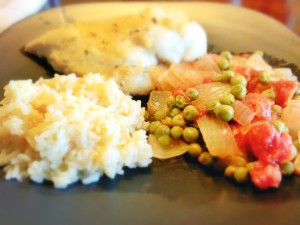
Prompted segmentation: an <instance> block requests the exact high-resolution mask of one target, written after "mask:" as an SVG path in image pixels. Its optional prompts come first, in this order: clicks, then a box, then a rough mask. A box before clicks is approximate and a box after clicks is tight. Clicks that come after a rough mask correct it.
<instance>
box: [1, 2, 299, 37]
mask: <svg viewBox="0 0 300 225" xmlns="http://www.w3.org/2000/svg"><path fill="white" fill-rule="evenodd" d="M126 1H127V0H123V2H126ZM133 1H137V0H131V2H133ZM165 1H166V0H165ZM167 1H168V0H167ZM169 1H170V0H169ZM87 2H112V1H103V0H94V1H92V0H91V1H89V0H48V1H47V0H26V1H24V0H0V32H1V30H4V29H5V28H6V27H8V26H10V25H12V24H13V23H15V22H17V21H18V20H20V19H23V18H25V17H26V16H29V15H32V14H34V13H37V12H39V11H42V10H45V9H48V8H51V7H57V6H60V5H63V6H65V5H69V4H78V3H87ZM114 2H116V1H114ZM128 2H129V1H128ZM185 2H219V3H224V4H231V5H237V6H242V7H246V8H250V9H253V10H256V11H259V12H262V13H264V14H267V15H269V16H271V17H273V18H275V19H276V20H278V21H279V22H281V23H283V24H285V25H286V26H287V27H289V28H290V29H291V30H293V31H294V32H295V33H297V34H298V35H300V0H189V1H188V0H185Z"/></svg>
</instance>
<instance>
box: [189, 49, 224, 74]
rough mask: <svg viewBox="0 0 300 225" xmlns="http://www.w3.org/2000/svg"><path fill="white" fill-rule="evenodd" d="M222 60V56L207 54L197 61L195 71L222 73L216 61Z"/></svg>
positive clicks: (194, 65)
mask: <svg viewBox="0 0 300 225" xmlns="http://www.w3.org/2000/svg"><path fill="white" fill-rule="evenodd" d="M218 59H220V56H218V55H216V54H206V55H204V56H203V57H202V58H200V59H198V60H196V61H195V62H194V64H193V67H194V69H196V70H199V71H210V72H211V71H213V72H216V73H220V72H221V71H220V69H219V67H218V65H217V64H216V61H218Z"/></svg>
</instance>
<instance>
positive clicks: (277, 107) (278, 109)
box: [272, 105, 283, 117]
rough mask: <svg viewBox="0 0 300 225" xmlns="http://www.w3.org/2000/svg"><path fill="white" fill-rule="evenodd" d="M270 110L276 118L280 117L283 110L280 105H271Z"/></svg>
mask: <svg viewBox="0 0 300 225" xmlns="http://www.w3.org/2000/svg"><path fill="white" fill-rule="evenodd" d="M272 110H273V111H274V112H275V113H276V114H277V116H278V117H280V116H281V114H282V110H283V108H282V107H281V106H280V105H272Z"/></svg>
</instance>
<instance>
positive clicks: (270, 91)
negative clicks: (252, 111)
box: [261, 88, 277, 100]
mask: <svg viewBox="0 0 300 225" xmlns="http://www.w3.org/2000/svg"><path fill="white" fill-rule="evenodd" d="M261 94H262V95H264V96H266V97H268V98H270V99H272V100H275V99H276V96H277V94H276V91H275V90H274V89H273V88H269V89H267V90H264V91H263V92H262V93H261Z"/></svg>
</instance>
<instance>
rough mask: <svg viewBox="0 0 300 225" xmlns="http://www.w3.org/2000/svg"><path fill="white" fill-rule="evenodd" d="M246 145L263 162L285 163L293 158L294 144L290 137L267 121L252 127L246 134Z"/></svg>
mask: <svg viewBox="0 0 300 225" xmlns="http://www.w3.org/2000/svg"><path fill="white" fill-rule="evenodd" d="M246 145H247V146H248V147H249V148H250V150H251V152H252V153H253V155H254V156H255V157H256V158H257V159H258V160H259V161H262V162H266V163H268V162H272V163H273V162H275V163H284V162H286V161H288V160H291V159H292V158H293V143H292V139H291V137H290V135H289V134H288V133H286V132H279V131H277V130H276V129H275V127H274V126H273V125H272V124H271V123H270V122H267V121H264V122H256V123H255V124H252V125H251V128H250V130H249V131H248V132H247V134H246Z"/></svg>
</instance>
